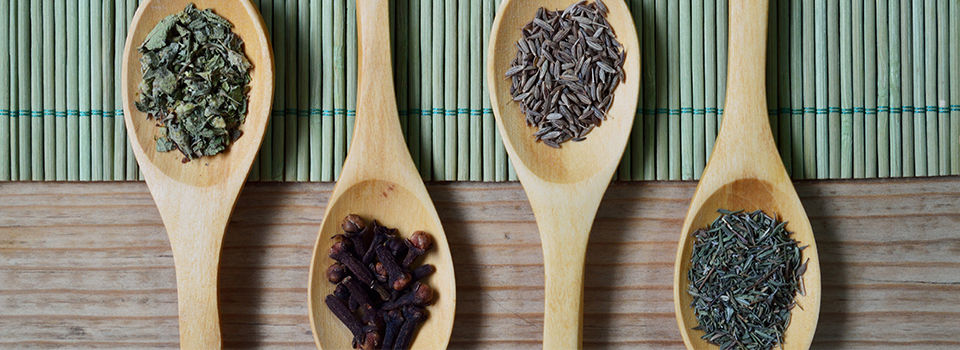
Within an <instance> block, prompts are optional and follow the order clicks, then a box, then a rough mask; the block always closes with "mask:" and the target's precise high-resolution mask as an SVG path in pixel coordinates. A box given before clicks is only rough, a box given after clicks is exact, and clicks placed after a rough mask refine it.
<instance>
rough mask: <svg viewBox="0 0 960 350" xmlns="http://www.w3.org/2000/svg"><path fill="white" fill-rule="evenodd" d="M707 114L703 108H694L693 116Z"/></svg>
mask: <svg viewBox="0 0 960 350" xmlns="http://www.w3.org/2000/svg"><path fill="white" fill-rule="evenodd" d="M704 114H707V110H706V109H704V108H694V109H693V115H704Z"/></svg>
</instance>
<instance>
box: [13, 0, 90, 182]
mask: <svg viewBox="0 0 960 350" xmlns="http://www.w3.org/2000/svg"><path fill="white" fill-rule="evenodd" d="M78 3H79V0H68V1H66V14H68V15H67V16H66V19H65V22H66V26H67V28H66V29H65V34H66V36H67V40H66V47H67V54H66V62H67V64H66V66H67V75H66V82H67V86H66V106H67V180H69V181H76V180H79V179H80V154H79V150H80V140H79V136H80V135H79V128H80V123H79V111H78V110H77V109H78V108H79V107H78V106H79V99H80V98H79V89H78V87H79V85H78V83H79V75H78V68H79V55H78V50H79V43H78V41H79V39H78V36H79V33H78V19H77V16H75V15H73V14H75V13H77V11H78V10H77V6H78ZM12 78H13V77H11V81H12Z"/></svg>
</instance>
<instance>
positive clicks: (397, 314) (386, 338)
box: [383, 310, 403, 349]
mask: <svg viewBox="0 0 960 350" xmlns="http://www.w3.org/2000/svg"><path fill="white" fill-rule="evenodd" d="M383 318H384V321H386V323H387V324H386V327H387V329H386V330H385V331H384V333H383V348H384V349H390V348H393V343H394V342H395V341H396V340H397V335H398V334H399V333H400V327H401V326H403V314H402V313H401V311H400V310H390V311H387V314H386V315H384V317H383Z"/></svg>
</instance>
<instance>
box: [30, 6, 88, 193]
mask: <svg viewBox="0 0 960 350" xmlns="http://www.w3.org/2000/svg"><path fill="white" fill-rule="evenodd" d="M17 5H18V6H17V24H18V26H17V36H18V37H19V38H20V40H18V41H17V51H16V53H17V56H19V58H18V59H17V63H18V64H17V65H16V67H17V82H18V84H19V86H18V87H17V92H18V95H19V96H18V97H19V102H18V103H17V105H18V106H19V107H20V113H19V115H20V117H19V118H18V119H17V122H18V123H19V125H18V126H17V140H18V142H17V143H19V146H18V149H19V151H20V154H19V157H18V159H19V163H20V164H19V166H18V170H19V173H20V174H19V175H20V176H19V180H20V181H27V180H30V179H31V176H30V170H31V164H30V146H31V145H30V122H31V119H33V118H32V117H31V113H30V108H31V107H32V105H31V104H30V82H31V81H30V80H31V79H30V77H31V74H30V63H31V62H30V52H31V50H30V17H29V16H30V2H29V1H26V0H20V1H18V4H17ZM87 29H88V30H89V28H87Z"/></svg>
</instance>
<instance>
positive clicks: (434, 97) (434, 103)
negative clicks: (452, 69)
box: [428, 0, 446, 180]
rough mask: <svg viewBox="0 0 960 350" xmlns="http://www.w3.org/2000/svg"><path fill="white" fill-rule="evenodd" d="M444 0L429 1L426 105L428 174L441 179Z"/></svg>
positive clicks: (442, 154)
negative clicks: (429, 167)
mask: <svg viewBox="0 0 960 350" xmlns="http://www.w3.org/2000/svg"><path fill="white" fill-rule="evenodd" d="M443 1H444V0H434V1H431V5H433V6H432V9H431V13H432V14H433V18H432V20H431V23H430V25H431V27H430V28H431V29H430V32H431V40H432V42H433V45H432V46H431V47H430V67H431V69H432V70H433V72H432V74H431V75H430V77H431V78H432V79H431V80H430V92H431V96H430V101H431V104H430V105H429V106H428V107H431V109H430V129H431V130H430V132H431V141H430V142H431V144H432V145H433V147H432V148H431V151H430V152H431V154H432V158H433V160H432V161H431V164H432V167H431V169H430V175H431V178H432V179H437V180H442V179H443V178H444V173H443V172H444V167H445V166H444V148H445V147H444V141H446V140H445V139H444V137H443V132H444V130H445V128H444V125H443V124H444V118H445V117H446V116H445V115H444V110H443V103H444V93H443V77H444V67H443V47H444V40H445V36H444V32H443V26H444V6H443V5H444V4H443Z"/></svg>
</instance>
